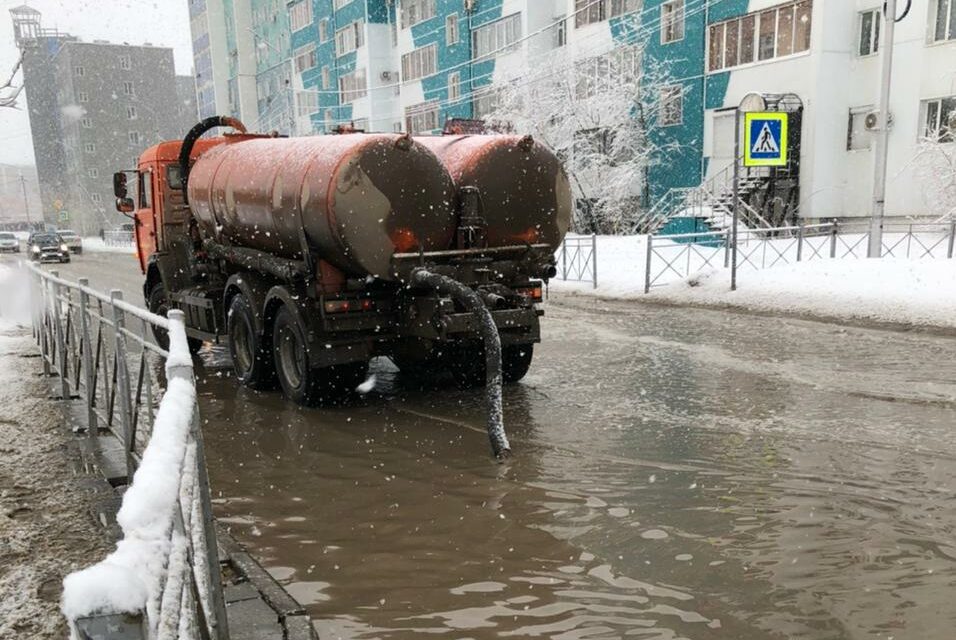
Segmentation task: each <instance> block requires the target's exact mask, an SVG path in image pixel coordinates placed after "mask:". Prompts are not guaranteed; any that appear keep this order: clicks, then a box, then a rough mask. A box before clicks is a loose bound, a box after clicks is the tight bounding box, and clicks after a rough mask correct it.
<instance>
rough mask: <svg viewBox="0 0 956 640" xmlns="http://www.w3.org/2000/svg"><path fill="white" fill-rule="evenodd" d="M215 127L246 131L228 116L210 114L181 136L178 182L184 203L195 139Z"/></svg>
mask: <svg viewBox="0 0 956 640" xmlns="http://www.w3.org/2000/svg"><path fill="white" fill-rule="evenodd" d="M216 127H232V128H233V129H235V130H236V131H238V132H240V133H245V132H246V125H244V124H242V122H240V121H239V120H238V119H236V118H230V117H229V116H210V117H209V118H206V119H205V120H203V121H201V122H200V123H199V124H197V125H196V126H195V127H193V128H192V129H190V130H189V133H187V134H186V137H185V138H183V146H182V147H180V149H179V175H180V176H181V180H180V184H182V187H183V202H185V203H186V204H189V192H188V190H187V189H186V187H187V186H188V185H189V156H190V155H192V152H193V146H194V145H195V144H196V140H199V138H201V137H202V135H203V134H204V133H206V132H207V131H209V130H210V129H215V128H216Z"/></svg>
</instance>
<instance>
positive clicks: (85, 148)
mask: <svg viewBox="0 0 956 640" xmlns="http://www.w3.org/2000/svg"><path fill="white" fill-rule="evenodd" d="M83 151H86V152H87V153H96V145H95V144H94V143H92V142H87V143H86V144H84V145H83Z"/></svg>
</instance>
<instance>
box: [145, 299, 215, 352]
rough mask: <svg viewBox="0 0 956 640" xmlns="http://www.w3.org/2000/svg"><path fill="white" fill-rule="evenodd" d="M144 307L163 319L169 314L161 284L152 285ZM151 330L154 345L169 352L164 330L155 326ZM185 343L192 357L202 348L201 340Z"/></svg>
mask: <svg viewBox="0 0 956 640" xmlns="http://www.w3.org/2000/svg"><path fill="white" fill-rule="evenodd" d="M146 305H147V306H148V307H149V310H150V312H151V313H155V314H156V315H158V316H162V317H164V318H165V317H166V314H167V313H168V312H169V300H168V299H167V298H166V287H165V286H163V283H162V282H157V283H156V284H154V285H153V288H152V289H150V290H149V296H148V297H147V298H146ZM152 328H153V339H154V340H156V344H157V345H159V348H160V349H163V350H165V351H169V334H168V333H167V332H166V330H165V329H163V328H161V327H157V326H156V325H152ZM186 341H187V342H188V343H189V353H191V354H192V355H196V354H197V353H199V350H200V349H201V348H202V340H198V339H196V338H186Z"/></svg>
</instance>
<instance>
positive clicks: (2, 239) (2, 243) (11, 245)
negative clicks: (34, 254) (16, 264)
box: [0, 231, 20, 253]
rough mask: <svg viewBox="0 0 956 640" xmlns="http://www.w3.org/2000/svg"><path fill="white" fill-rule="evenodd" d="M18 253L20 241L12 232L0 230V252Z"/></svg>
mask: <svg viewBox="0 0 956 640" xmlns="http://www.w3.org/2000/svg"><path fill="white" fill-rule="evenodd" d="M6 251H9V252H10V253H20V241H19V240H17V237H16V236H15V235H13V234H12V233H8V232H6V231H3V232H0V253H4V252H6Z"/></svg>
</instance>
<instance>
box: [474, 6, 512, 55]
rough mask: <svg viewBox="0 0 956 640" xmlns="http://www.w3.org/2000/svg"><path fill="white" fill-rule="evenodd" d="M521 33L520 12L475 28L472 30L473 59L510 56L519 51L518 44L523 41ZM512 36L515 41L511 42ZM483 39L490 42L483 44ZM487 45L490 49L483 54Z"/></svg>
mask: <svg viewBox="0 0 956 640" xmlns="http://www.w3.org/2000/svg"><path fill="white" fill-rule="evenodd" d="M521 32H522V25H521V12H520V11H519V12H517V13H512V14H511V15H508V16H503V17H501V18H498V19H497V20H492V21H491V22H486V23H485V24H483V25H481V26H478V27H473V28H472V30H471V59H472V60H478V59H480V58H488V57H497V56H498V55H501V54H508V53H511V52H513V51H515V50H517V49H518V44H519V42H520V41H521ZM499 36H500V42H499ZM510 36H514V39H513V40H511V41H510V42H509V41H508V40H509V37H510ZM483 38H484V39H486V40H488V42H487V43H482V42H481V39H483ZM485 44H487V45H488V47H489V48H488V50H487V51H484V52H481V51H483V50H484V48H485V47H484V45H485ZM479 50H481V51H479Z"/></svg>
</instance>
